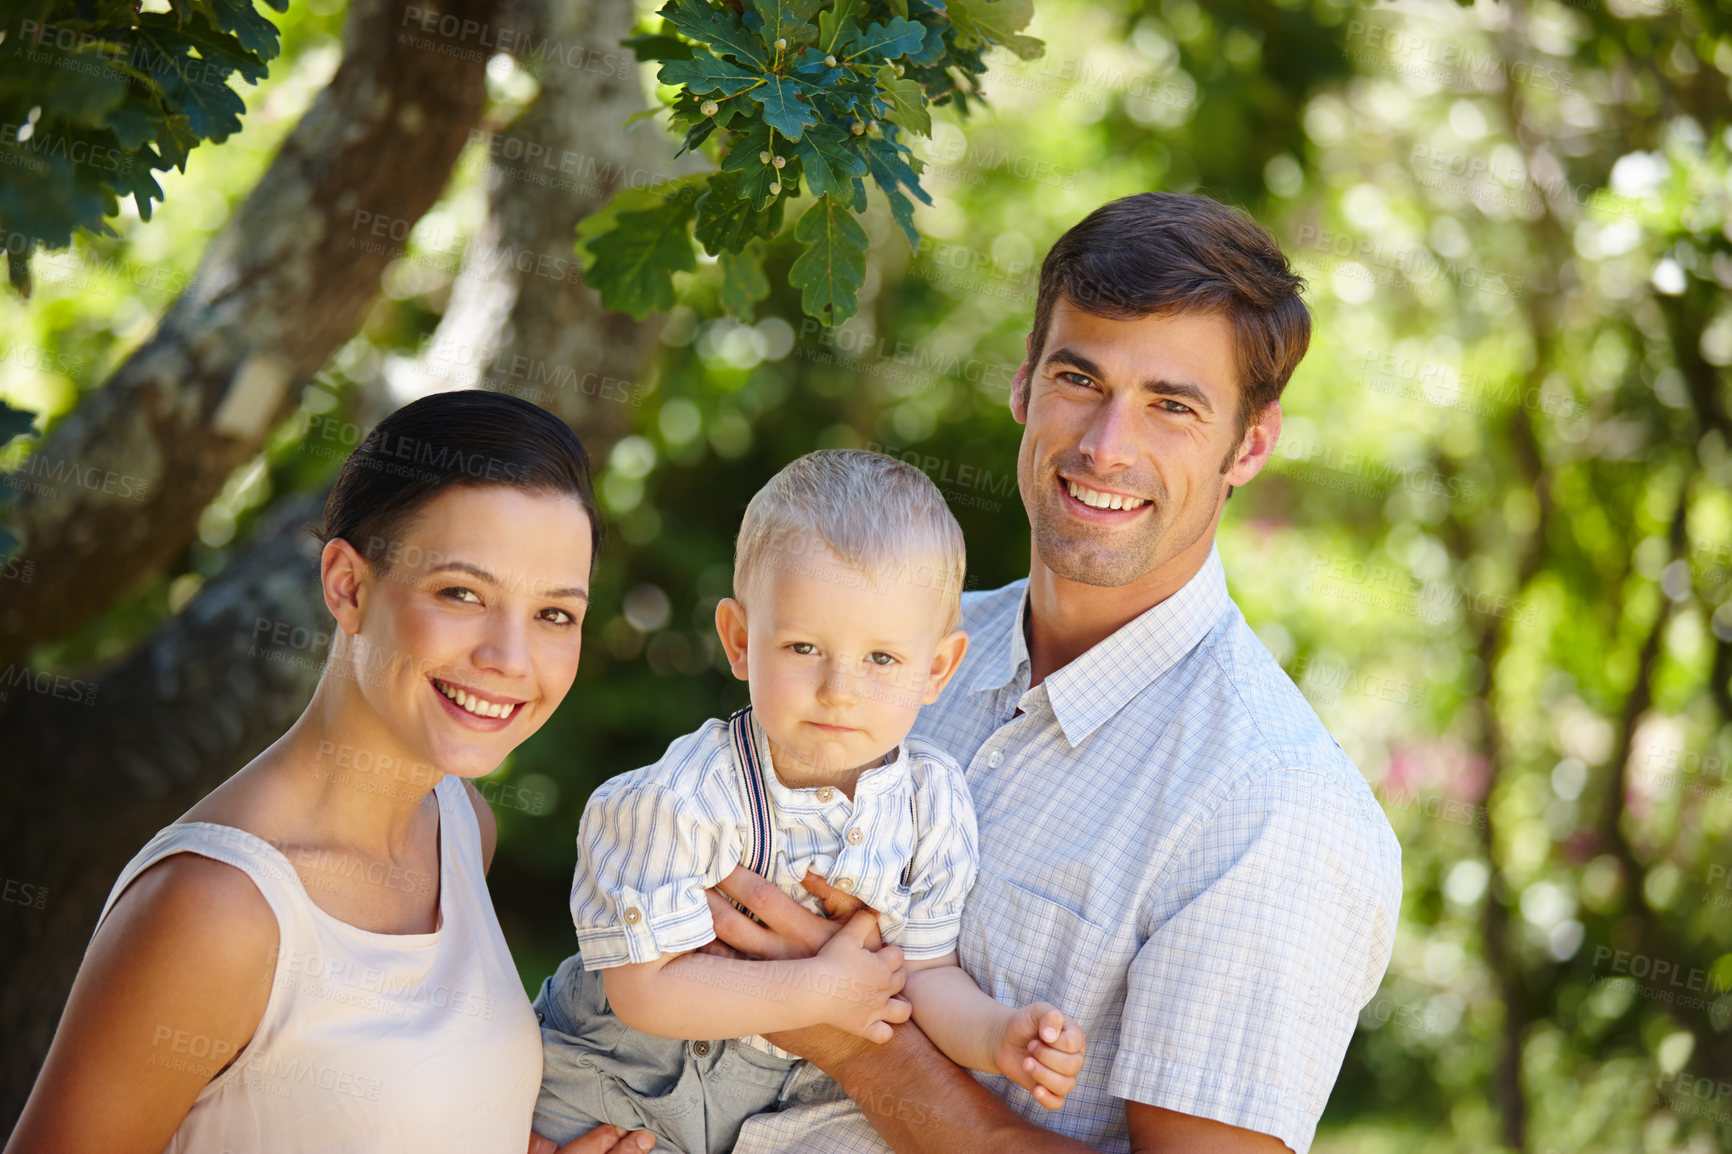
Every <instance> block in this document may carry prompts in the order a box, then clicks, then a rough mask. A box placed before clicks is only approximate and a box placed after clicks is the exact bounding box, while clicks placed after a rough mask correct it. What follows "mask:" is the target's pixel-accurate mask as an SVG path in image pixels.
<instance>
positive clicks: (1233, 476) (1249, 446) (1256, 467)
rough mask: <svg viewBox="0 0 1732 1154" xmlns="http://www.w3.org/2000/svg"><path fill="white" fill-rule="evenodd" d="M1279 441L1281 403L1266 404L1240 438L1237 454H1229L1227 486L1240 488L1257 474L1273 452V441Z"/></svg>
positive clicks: (1271, 402)
mask: <svg viewBox="0 0 1732 1154" xmlns="http://www.w3.org/2000/svg"><path fill="white" fill-rule="evenodd" d="M1280 439H1281V402H1280V401H1270V402H1269V403H1268V404H1267V405H1264V406H1263V411H1262V412H1260V413H1258V414H1257V419H1256V420H1255V421H1253V422H1252V424H1251V427H1250V428H1248V429H1246V430H1245V435H1244V437H1243V438H1241V439H1240V441H1239V451H1238V452H1237V453H1235V454H1234V455H1233V460H1232V463H1231V464H1230V465H1229V466H1228V468H1227V470H1226V478H1227V484H1229V485H1243V484H1245V483H1246V482H1247V481H1249V480H1251V478H1253V477H1255V476H1256V475H1257V474H1258V473H1261V472H1262V471H1263V466H1264V465H1266V464H1268V463H1269V458H1270V457H1271V456H1273V455H1274V453H1275V442H1276V441H1278V440H1280Z"/></svg>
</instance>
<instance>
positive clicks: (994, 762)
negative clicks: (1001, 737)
mask: <svg viewBox="0 0 1732 1154" xmlns="http://www.w3.org/2000/svg"><path fill="white" fill-rule="evenodd" d="M1003 764H1004V754H1003V753H1001V752H999V751H998V750H996V749H995V750H993V751H992V752H991V753H990V754H988V755H987V757H986V767H987V768H988V769H997V768H998V767H999V766H1001V765H1003Z"/></svg>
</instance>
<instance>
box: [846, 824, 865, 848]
mask: <svg viewBox="0 0 1732 1154" xmlns="http://www.w3.org/2000/svg"><path fill="white" fill-rule="evenodd" d="M865 840H866V834H865V831H863V830H861V829H858V828H855V829H851V830H849V831H848V844H849V845H859V844H860V843H861V842H863V841H865Z"/></svg>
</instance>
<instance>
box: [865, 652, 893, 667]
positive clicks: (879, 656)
mask: <svg viewBox="0 0 1732 1154" xmlns="http://www.w3.org/2000/svg"><path fill="white" fill-rule="evenodd" d="M866 660H868V661H870V662H871V663H872V664H874V665H895V664H896V658H894V657H892V656H890V654H888V653H882V652H880V653H868V654H867V655H866Z"/></svg>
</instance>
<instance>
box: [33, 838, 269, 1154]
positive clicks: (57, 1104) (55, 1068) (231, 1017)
mask: <svg viewBox="0 0 1732 1154" xmlns="http://www.w3.org/2000/svg"><path fill="white" fill-rule="evenodd" d="M277 946H278V933H277V920H276V916H275V914H273V913H272V912H271V907H270V905H269V904H268V903H267V902H266V901H265V898H264V895H263V894H261V893H259V891H258V888H257V887H256V886H254V885H253V883H252V880H251V879H250V878H248V877H247V876H246V875H245V874H244V873H242V872H241V871H240V870H237V869H235V868H234V867H232V866H228V865H224V864H223V863H221V862H218V861H213V860H212V859H210V858H206V857H199V856H197V855H195V854H190V853H181V854H175V855H174V856H172V857H169V858H167V859H165V860H163V861H161V862H158V863H157V864H156V865H153V866H152V867H150V868H149V869H147V870H145V871H144V872H143V873H142V874H140V875H139V876H138V878H137V879H136V880H134V881H133V882H132V884H131V885H129V886H128V887H127V888H126V892H125V893H123V894H122V895H121V897H120V900H119V901H117V902H116V903H115V905H114V909H113V910H111V911H110V912H109V915H108V918H107V920H106V921H104V922H103V924H102V927H101V929H100V930H98V931H97V934H96V936H95V938H94V939H93V940H92V941H91V945H90V949H89V951H88V952H87V953H86V954H85V957H84V963H83V964H82V965H81V966H80V967H79V969H78V975H77V977H76V978H74V980H73V983H72V993H71V996H70V997H69V998H68V999H67V1002H66V1009H65V1011H64V1013H62V1015H61V1018H60V1025H59V1028H58V1029H57V1030H56V1031H55V1034H54V1042H53V1044H52V1045H51V1046H50V1047H49V1050H48V1057H47V1058H46V1060H45V1061H44V1062H43V1065H42V1071H41V1073H40V1074H39V1075H38V1076H37V1079H36V1085H35V1087H34V1088H33V1089H32V1090H31V1092H30V1098H29V1100H28V1101H27V1102H26V1103H25V1105H24V1112H23V1114H22V1115H21V1116H20V1117H19V1120H18V1127H17V1129H15V1130H14V1131H13V1132H12V1137H11V1140H10V1141H8V1142H7V1144H6V1154H85V1152H87V1151H91V1150H101V1151H104V1154H161V1151H162V1149H163V1147H164V1146H166V1145H167V1144H168V1141H169V1138H170V1137H171V1136H172V1135H173V1134H174V1132H175V1130H176V1129H178V1128H179V1127H180V1124H181V1122H182V1121H183V1120H184V1119H185V1117H186V1114H187V1111H188V1110H189V1109H191V1108H192V1103H193V1099H194V1098H196V1097H197V1096H198V1093H199V1091H200V1090H202V1089H203V1088H204V1086H205V1084H206V1083H208V1082H209V1081H210V1080H211V1079H212V1078H213V1077H215V1076H216V1074H217V1073H218V1072H219V1071H220V1070H221V1069H222V1068H223V1067H224V1066H225V1065H226V1064H227V1063H228V1062H229V1061H230V1060H232V1059H233V1058H234V1056H235V1055H236V1054H238V1053H239V1052H240V1051H241V1049H242V1048H243V1047H245V1046H246V1044H247V1042H248V1041H250V1040H251V1039H252V1036H253V1032H254V1031H255V1030H256V1029H257V1028H258V1024H259V1021H260V1019H261V1018H262V1017H263V1016H264V1011H265V1004H266V1002H267V1001H268V1000H269V998H270V992H271V977H272V973H273V972H274V969H275V964H276V954H277Z"/></svg>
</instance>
